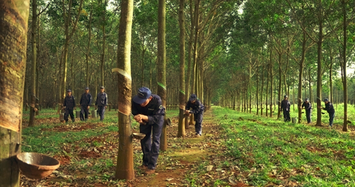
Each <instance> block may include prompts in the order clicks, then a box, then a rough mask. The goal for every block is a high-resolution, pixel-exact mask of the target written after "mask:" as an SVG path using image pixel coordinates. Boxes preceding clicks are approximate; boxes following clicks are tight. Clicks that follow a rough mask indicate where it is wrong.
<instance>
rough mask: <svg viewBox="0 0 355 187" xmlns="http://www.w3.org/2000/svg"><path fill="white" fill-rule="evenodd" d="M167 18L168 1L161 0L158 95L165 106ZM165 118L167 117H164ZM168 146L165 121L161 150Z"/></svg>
mask: <svg viewBox="0 0 355 187" xmlns="http://www.w3.org/2000/svg"><path fill="white" fill-rule="evenodd" d="M165 19H166V2H165V0H159V10H158V68H157V70H158V95H159V96H160V97H161V100H162V104H163V107H165V108H166V46H165ZM164 120H165V119H164ZM167 148H168V142H167V135H166V124H165V123H164V126H163V129H162V133H161V138H160V150H162V151H166V150H167Z"/></svg>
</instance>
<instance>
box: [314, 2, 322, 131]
mask: <svg viewBox="0 0 355 187" xmlns="http://www.w3.org/2000/svg"><path fill="white" fill-rule="evenodd" d="M321 4H322V1H321V0H319V8H318V22H319V29H318V30H319V33H318V60H317V66H318V72H317V123H316V126H322V109H321V106H322V103H321V98H322V44H323V18H322V14H323V13H322V8H321V7H322V5H321Z"/></svg>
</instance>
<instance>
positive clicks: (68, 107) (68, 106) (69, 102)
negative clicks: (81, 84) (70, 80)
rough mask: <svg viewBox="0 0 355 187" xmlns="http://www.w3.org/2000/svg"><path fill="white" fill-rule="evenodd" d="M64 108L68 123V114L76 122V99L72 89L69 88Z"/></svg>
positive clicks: (65, 118)
mask: <svg viewBox="0 0 355 187" xmlns="http://www.w3.org/2000/svg"><path fill="white" fill-rule="evenodd" d="M63 108H64V109H65V113H64V120H65V122H66V123H68V116H69V115H70V118H71V120H72V121H73V122H75V118H74V113H73V110H74V109H75V99H74V96H73V95H72V93H71V90H70V89H69V90H67V96H66V97H65V98H64V102H63Z"/></svg>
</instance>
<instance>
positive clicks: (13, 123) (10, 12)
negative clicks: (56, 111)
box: [0, 0, 30, 187]
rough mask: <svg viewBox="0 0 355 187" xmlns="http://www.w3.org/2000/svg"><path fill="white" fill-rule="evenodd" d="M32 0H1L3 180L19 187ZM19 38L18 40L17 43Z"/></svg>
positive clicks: (9, 186) (0, 141) (0, 138)
mask: <svg viewBox="0 0 355 187" xmlns="http://www.w3.org/2000/svg"><path fill="white" fill-rule="evenodd" d="M29 5H30V1H29V0H13V1H0V44H1V45H0V90H1V91H0V116H1V120H0V181H1V186H3V187H18V186H21V184H20V171H19V168H18V165H17V162H16V160H15V156H16V155H17V154H19V153H21V146H20V144H21V131H22V106H23V91H24V83H25V72H26V50H27V29H28V27H27V24H28V17H29V10H30V7H29ZM14 41H16V42H14Z"/></svg>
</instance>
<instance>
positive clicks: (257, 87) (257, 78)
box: [255, 72, 259, 115]
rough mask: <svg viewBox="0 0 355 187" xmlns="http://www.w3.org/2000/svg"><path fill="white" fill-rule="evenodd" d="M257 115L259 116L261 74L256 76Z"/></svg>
mask: <svg viewBox="0 0 355 187" xmlns="http://www.w3.org/2000/svg"><path fill="white" fill-rule="evenodd" d="M255 97H256V115H259V72H258V73H257V74H256V94H255Z"/></svg>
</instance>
